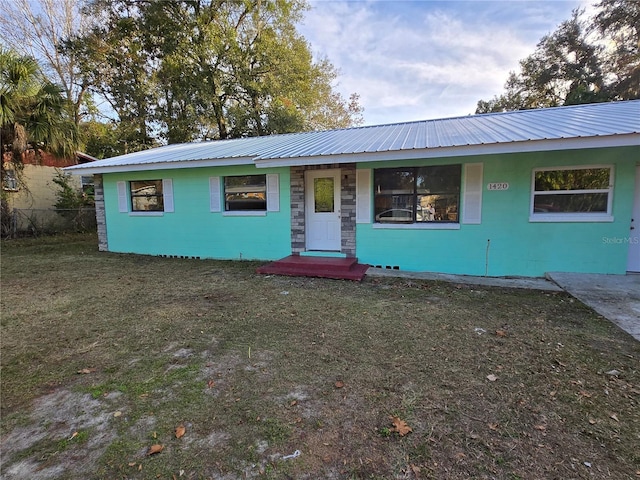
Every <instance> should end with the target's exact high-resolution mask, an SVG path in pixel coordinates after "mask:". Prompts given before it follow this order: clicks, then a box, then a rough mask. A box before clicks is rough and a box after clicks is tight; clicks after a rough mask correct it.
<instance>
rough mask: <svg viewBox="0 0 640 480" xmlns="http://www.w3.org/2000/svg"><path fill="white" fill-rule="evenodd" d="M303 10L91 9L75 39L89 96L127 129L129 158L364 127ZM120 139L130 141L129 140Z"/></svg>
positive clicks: (183, 4)
mask: <svg viewBox="0 0 640 480" xmlns="http://www.w3.org/2000/svg"><path fill="white" fill-rule="evenodd" d="M305 7H306V5H305V3H304V2H303V1H302V0H243V1H237V0H173V1H164V2H144V1H137V0H91V1H90V2H89V4H88V6H87V14H90V15H91V16H93V17H94V18H99V19H100V24H99V25H97V26H95V27H94V28H93V29H91V30H90V31H88V32H86V33H85V34H82V35H79V36H76V37H75V38H72V39H70V41H69V42H68V43H67V44H66V47H65V50H66V51H68V52H70V54H72V55H73V56H74V57H76V58H78V59H79V60H80V62H81V63H80V65H81V68H82V71H83V72H85V74H86V75H88V76H89V79H90V81H91V85H92V88H94V89H95V90H96V91H97V92H99V94H100V95H102V96H103V97H104V98H105V99H107V101H108V102H109V104H110V105H111V108H112V109H113V111H114V112H115V113H116V114H117V116H118V121H119V123H120V125H128V126H129V129H130V131H129V134H128V135H125V138H126V139H127V142H128V144H127V147H126V148H125V150H126V151H133V150H137V149H141V148H146V147H147V146H149V145H152V144H154V143H155V142H158V141H160V142H167V143H177V142H188V141H194V140H204V139H224V138H233V137H245V136H254V135H268V134H272V133H286V132H293V131H302V130H312V129H320V128H335V127H343V126H350V125H353V124H357V123H358V122H361V121H362V120H361V108H360V107H359V105H358V98H357V96H355V97H352V98H351V99H350V101H349V102H347V101H345V100H344V99H343V98H342V97H341V96H340V95H339V94H337V93H335V92H334V91H333V89H332V87H331V83H332V82H333V81H334V79H335V77H336V71H335V69H334V67H333V66H332V65H331V64H330V63H329V62H328V61H327V60H322V61H320V62H314V61H313V59H312V56H311V53H310V49H309V46H308V44H307V42H306V41H305V40H304V38H303V37H301V36H300V35H299V34H298V33H297V32H296V29H295V22H296V21H297V20H298V19H299V18H300V16H301V12H302V11H303V9H304V8H305ZM123 133H124V132H123Z"/></svg>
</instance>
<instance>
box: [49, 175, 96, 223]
mask: <svg viewBox="0 0 640 480" xmlns="http://www.w3.org/2000/svg"><path fill="white" fill-rule="evenodd" d="M71 178H72V177H71V175H70V174H68V173H65V172H62V171H61V170H58V169H56V175H55V177H54V178H53V180H52V181H53V183H55V184H56V185H57V186H58V191H57V192H56V203H55V204H54V207H55V208H56V209H57V210H60V211H61V212H60V213H61V214H66V213H68V212H65V211H66V210H75V209H79V208H81V207H89V206H93V205H94V200H93V198H91V197H89V196H87V195H86V194H84V193H83V192H82V191H80V190H79V189H77V188H74V186H73V185H72V183H71ZM74 214H75V213H74Z"/></svg>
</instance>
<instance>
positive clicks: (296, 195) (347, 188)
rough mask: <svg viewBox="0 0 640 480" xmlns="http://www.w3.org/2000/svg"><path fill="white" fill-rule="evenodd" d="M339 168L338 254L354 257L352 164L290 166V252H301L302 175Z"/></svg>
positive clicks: (303, 214) (354, 176) (303, 202)
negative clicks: (307, 171)
mask: <svg viewBox="0 0 640 480" xmlns="http://www.w3.org/2000/svg"><path fill="white" fill-rule="evenodd" d="M330 168H339V169H340V170H341V173H340V184H341V191H340V202H341V215H340V216H341V224H342V225H341V229H342V233H341V238H342V244H341V251H342V253H344V254H346V255H347V256H348V257H355V256H356V166H355V164H334V165H313V166H308V167H302V166H301V167H291V252H292V253H301V252H304V251H305V236H304V231H305V211H304V207H305V198H304V197H305V195H304V186H305V185H304V172H305V171H306V170H323V169H330Z"/></svg>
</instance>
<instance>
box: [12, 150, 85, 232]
mask: <svg viewBox="0 0 640 480" xmlns="http://www.w3.org/2000/svg"><path fill="white" fill-rule="evenodd" d="M2 160H3V169H2V203H3V215H2V235H3V236H5V235H15V234H16V233H17V232H24V231H30V232H36V231H41V230H53V231H55V230H58V229H59V228H64V226H65V225H66V223H68V219H63V218H62V217H61V216H60V215H58V214H57V213H56V210H55V204H56V202H57V201H58V197H57V192H58V190H59V187H58V186H57V185H56V184H55V182H54V179H55V178H56V175H57V174H58V172H60V169H61V168H63V167H67V166H71V165H76V164H78V163H86V162H91V161H94V160H96V158H94V157H92V156H90V155H87V154H85V153H81V152H77V154H76V156H75V157H73V158H59V157H56V156H54V155H51V154H50V153H47V152H44V151H38V152H37V153H36V151H35V150H34V149H32V148H30V149H28V150H27V151H25V152H24V153H23V154H22V158H21V166H20V168H19V171H17V170H16V165H15V164H14V163H13V161H12V154H11V152H7V153H4V155H3V159H2ZM71 186H73V187H75V188H76V189H78V190H80V189H82V191H84V192H86V193H88V194H89V195H93V176H92V175H82V176H78V177H72V178H71ZM5 214H6V217H5ZM86 217H87V216H86V215H81V216H78V217H77V218H76V220H77V221H80V222H81V223H88V224H91V223H93V219H92V218H86ZM91 217H93V214H91ZM76 223H77V222H76Z"/></svg>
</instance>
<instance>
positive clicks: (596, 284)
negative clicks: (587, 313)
mask: <svg viewBox="0 0 640 480" xmlns="http://www.w3.org/2000/svg"><path fill="white" fill-rule="evenodd" d="M547 278H549V279H550V280H552V281H554V282H555V283H556V284H558V285H559V286H560V287H562V288H563V289H564V290H565V291H567V292H568V293H569V294H571V295H573V296H574V297H575V298H577V299H578V300H580V301H581V302H582V303H584V304H585V305H588V306H590V307H591V308H593V309H594V310H595V311H596V312H598V313H599V314H600V315H602V316H603V317H605V318H607V319H608V320H610V321H611V322H613V323H615V324H616V325H617V326H618V327H620V328H621V329H622V330H624V331H625V332H627V333H629V334H630V335H631V336H633V338H635V339H636V340H640V274H628V275H598V274H586V273H560V272H550V273H547Z"/></svg>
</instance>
